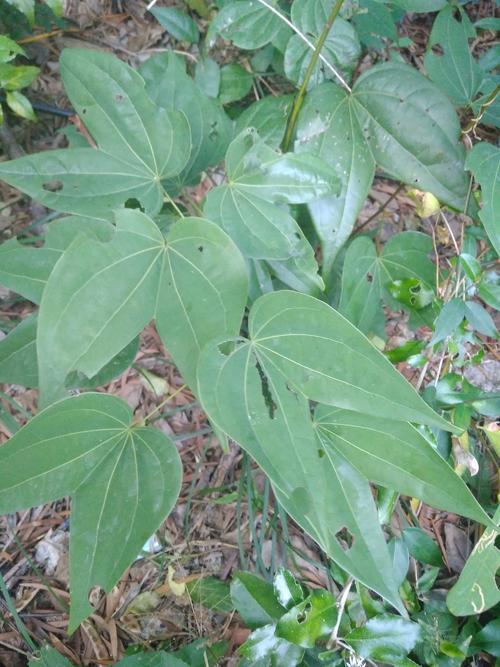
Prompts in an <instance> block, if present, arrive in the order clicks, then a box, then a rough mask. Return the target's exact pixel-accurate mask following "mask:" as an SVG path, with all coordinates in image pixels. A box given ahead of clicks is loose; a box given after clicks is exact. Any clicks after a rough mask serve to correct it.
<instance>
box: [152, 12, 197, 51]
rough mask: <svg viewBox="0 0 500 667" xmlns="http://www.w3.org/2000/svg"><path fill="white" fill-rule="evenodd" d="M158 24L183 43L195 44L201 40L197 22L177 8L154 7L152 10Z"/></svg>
mask: <svg viewBox="0 0 500 667" xmlns="http://www.w3.org/2000/svg"><path fill="white" fill-rule="evenodd" d="M150 12H151V14H153V16H154V17H155V19H156V20H157V21H158V23H159V24H160V25H161V26H162V27H163V28H165V30H167V32H168V33H170V34H171V35H172V37H175V39H178V40H179V41H181V42H189V43H190V44H193V43H194V42H197V41H198V40H199V38H200V31H199V30H198V26H197V25H196V23H195V21H193V19H192V18H191V17H190V16H189V15H188V14H185V13H184V12H182V11H181V10H180V9H177V8H176V7H153V9H151V10H150Z"/></svg>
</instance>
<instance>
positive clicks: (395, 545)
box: [387, 537, 410, 586]
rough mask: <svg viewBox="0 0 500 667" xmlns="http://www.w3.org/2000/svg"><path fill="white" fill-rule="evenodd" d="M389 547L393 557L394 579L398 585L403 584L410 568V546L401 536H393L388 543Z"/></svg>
mask: <svg viewBox="0 0 500 667" xmlns="http://www.w3.org/2000/svg"><path fill="white" fill-rule="evenodd" d="M387 548H388V549H389V553H390V555H391V559H392V564H393V569H394V580H395V582H396V583H397V585H398V586H401V585H402V584H403V582H404V580H405V579H406V575H407V574H408V568H409V567H410V555H409V552H408V547H407V546H406V544H405V543H404V540H402V539H401V538H400V537H393V538H392V539H391V540H389V542H388V543H387Z"/></svg>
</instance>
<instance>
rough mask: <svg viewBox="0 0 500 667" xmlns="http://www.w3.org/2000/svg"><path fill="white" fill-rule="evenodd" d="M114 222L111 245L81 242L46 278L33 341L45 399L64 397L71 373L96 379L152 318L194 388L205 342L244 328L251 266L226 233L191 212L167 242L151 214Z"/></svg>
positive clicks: (121, 215)
mask: <svg viewBox="0 0 500 667" xmlns="http://www.w3.org/2000/svg"><path fill="white" fill-rule="evenodd" d="M116 222H117V225H116V231H115V234H114V236H113V237H112V239H111V240H110V241H108V242H100V241H97V240H95V239H89V238H77V239H75V241H74V242H73V243H72V244H71V245H70V246H69V248H67V250H66V251H65V252H64V254H63V256H62V257H61V259H60V260H59V262H58V263H57V265H56V267H55V268H54V270H53V271H52V273H51V275H50V278H49V281H48V283H47V286H46V288H45V291H44V294H43V298H42V303H41V307H40V316H39V330H38V341H37V346H38V359H39V373H40V392H41V397H42V402H43V401H45V404H48V403H50V402H52V401H54V400H56V399H57V398H60V397H62V396H64V395H65V393H66V391H65V381H66V377H67V376H68V374H69V373H70V372H72V371H80V372H81V373H84V374H85V375H86V376H87V377H88V378H92V377H93V376H94V375H95V374H96V373H97V372H98V371H99V370H100V369H101V368H103V366H104V365H105V364H107V363H108V362H109V361H110V360H111V359H112V358H113V357H114V356H115V355H116V354H117V353H118V352H120V351H121V350H122V349H123V348H124V347H125V346H126V345H128V343H130V341H131V340H133V339H134V338H135V337H136V336H137V335H138V334H139V333H140V332H141V330H142V329H143V328H144V326H145V325H146V324H147V323H148V322H149V321H150V320H152V319H153V318H155V317H156V320H157V325H158V329H159V333H160V336H161V337H162V340H163V341H164V343H165V345H166V346H167V347H168V349H169V350H170V351H171V353H172V356H173V357H174V359H175V361H176V363H177V365H178V366H179V368H180V370H181V373H182V375H183V377H184V378H185V379H186V381H187V382H189V383H191V386H196V383H195V368H196V363H197V355H198V352H199V350H200V349H201V348H202V347H203V345H204V344H205V343H207V342H208V341H209V340H211V339H212V338H214V337H215V336H216V335H220V333H221V332H222V331H226V332H227V333H228V334H229V335H233V334H235V333H237V332H238V330H239V327H240V322H241V317H242V313H243V309H244V305H245V302H246V295H247V277H246V269H245V265H244V262H243V259H242V257H241V255H240V254H239V253H238V250H237V248H236V246H235V245H234V244H233V243H232V242H231V240H230V239H229V237H228V236H227V235H226V234H225V233H224V232H223V231H222V230H220V229H219V228H218V227H217V226H216V225H214V224H213V223H210V222H208V221H206V220H202V219H198V218H185V219H183V220H181V221H180V222H178V223H177V224H174V225H173V226H172V227H171V228H170V231H169V233H168V236H167V238H166V239H164V238H163V236H162V234H161V233H160V230H159V229H158V227H157V226H156V225H155V223H154V222H153V221H152V220H150V219H149V218H148V217H147V216H145V215H144V214H143V213H140V212H139V211H136V210H130V209H124V210H122V211H120V212H118V213H117V216H116ZM96 295H99V299H96ZM200 295H203V298H200Z"/></svg>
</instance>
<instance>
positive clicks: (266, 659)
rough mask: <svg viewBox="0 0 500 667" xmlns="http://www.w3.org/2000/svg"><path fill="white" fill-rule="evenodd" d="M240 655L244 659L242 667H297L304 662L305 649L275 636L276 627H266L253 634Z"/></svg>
mask: <svg viewBox="0 0 500 667" xmlns="http://www.w3.org/2000/svg"><path fill="white" fill-rule="evenodd" d="M238 653H239V654H240V655H242V656H243V657H244V660H243V661H242V662H241V663H240V665H241V667H297V666H298V665H299V664H301V662H302V657H303V655H304V649H302V648H301V647H300V646H296V645H295V644H291V643H290V642H287V641H286V640H285V639H280V638H279V637H277V636H276V634H275V626H274V625H266V626H264V627H263V628H259V629H258V630H255V631H254V632H252V634H251V635H250V637H249V638H248V639H247V640H246V642H245V643H244V644H243V645H242V646H240V648H239V649H238ZM245 658H246V660H247V661H245Z"/></svg>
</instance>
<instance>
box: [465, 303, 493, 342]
mask: <svg viewBox="0 0 500 667" xmlns="http://www.w3.org/2000/svg"><path fill="white" fill-rule="evenodd" d="M464 305H465V317H466V318H467V321H468V322H469V324H470V325H471V327H472V328H473V329H475V330H476V331H479V333H482V334H484V335H485V336H491V337H492V338H496V337H497V328H496V326H495V322H494V321H493V319H492V317H491V315H490V314H489V313H488V311H487V310H485V309H484V308H483V306H481V304H479V303H477V302H476V301H466V302H465V304H464Z"/></svg>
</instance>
